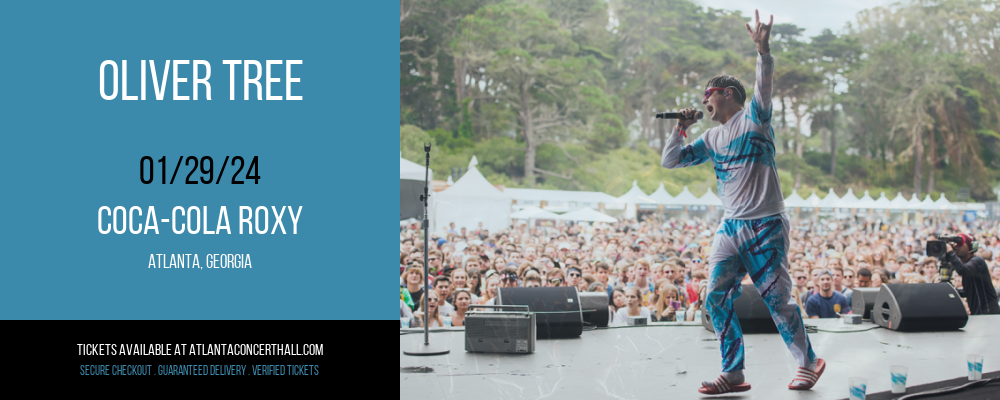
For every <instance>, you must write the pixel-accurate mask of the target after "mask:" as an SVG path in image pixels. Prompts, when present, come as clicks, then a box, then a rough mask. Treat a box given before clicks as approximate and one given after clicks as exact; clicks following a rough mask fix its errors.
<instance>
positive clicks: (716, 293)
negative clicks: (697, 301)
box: [705, 214, 816, 372]
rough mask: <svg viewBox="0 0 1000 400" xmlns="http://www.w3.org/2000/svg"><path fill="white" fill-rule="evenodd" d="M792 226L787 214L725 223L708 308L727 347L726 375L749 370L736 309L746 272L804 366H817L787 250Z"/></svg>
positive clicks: (715, 255)
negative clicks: (795, 294) (793, 292)
mask: <svg viewBox="0 0 1000 400" xmlns="http://www.w3.org/2000/svg"><path fill="white" fill-rule="evenodd" d="M788 235H789V223H788V218H786V217H785V215H783V214H776V215H772V216H770V217H765V218H760V219H755V220H723V221H722V223H721V224H720V225H719V230H718V231H717V232H716V235H715V242H714V243H713V244H712V256H711V258H710V259H709V265H710V266H711V271H710V277H709V281H708V294H707V297H708V298H707V299H706V301H705V306H706V308H707V309H708V313H709V315H710V316H711V317H712V325H713V327H714V328H715V335H716V337H718V339H719V343H720V345H721V346H722V371H723V372H732V371H740V370H743V332H742V331H741V330H740V322H739V319H737V318H736V315H735V312H734V310H733V299H735V298H737V297H739V295H740V293H741V292H742V286H741V285H740V281H741V280H742V279H743V276H744V275H745V274H746V273H749V274H750V277H751V278H752V279H753V283H754V286H756V287H757V292H759V293H760V295H761V297H762V298H763V299H764V302H765V303H767V308H768V309H769V310H770V311H771V318H772V319H774V324H775V325H776V326H777V327H778V332H780V333H781V338H782V339H784V341H785V345H787V346H788V350H790V351H791V352H792V356H794V357H795V360H796V361H797V362H798V364H799V367H809V366H811V365H812V363H813V362H815V361H816V355H815V354H814V353H813V351H812V345H811V344H810V343H809V337H808V336H807V335H806V331H805V326H804V325H803V323H802V314H801V311H800V310H799V306H798V304H797V303H796V302H795V299H793V298H792V295H791V289H792V284H793V283H792V279H791V277H790V276H789V275H788V257H787V254H786V253H787V250H788V246H789V236H788Z"/></svg>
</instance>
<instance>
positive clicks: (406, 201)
mask: <svg viewBox="0 0 1000 400" xmlns="http://www.w3.org/2000/svg"><path fill="white" fill-rule="evenodd" d="M425 173H427V174H429V176H428V177H427V178H428V184H430V181H431V180H433V179H434V171H427V170H426V168H425V167H424V166H423V165H420V164H417V163H415V162H412V161H410V160H407V159H405V158H403V153H402V152H400V153H399V219H400V221H402V220H405V219H408V218H417V219H420V220H423V219H424V202H423V201H421V200H420V196H421V195H423V194H424V174H425ZM428 208H430V209H429V210H428V211H427V212H428V214H429V217H428V218H431V219H433V217H434V212H433V210H432V208H433V207H428Z"/></svg>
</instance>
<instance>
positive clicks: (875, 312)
mask: <svg viewBox="0 0 1000 400" xmlns="http://www.w3.org/2000/svg"><path fill="white" fill-rule="evenodd" d="M872 320H873V321H874V322H875V323H876V324H878V325H880V326H882V327H883V328H888V329H891V330H894V331H901V332H933V331H951V330H956V329H961V328H963V327H965V324H966V323H967V322H969V315H968V314H966V313H965V305H964V304H962V298H961V297H960V296H959V295H958V291H956V290H955V288H954V287H952V286H951V285H949V284H947V283H910V284H901V283H896V284H883V285H882V287H881V288H880V290H879V292H878V296H876V297H875V308H873V309H872Z"/></svg>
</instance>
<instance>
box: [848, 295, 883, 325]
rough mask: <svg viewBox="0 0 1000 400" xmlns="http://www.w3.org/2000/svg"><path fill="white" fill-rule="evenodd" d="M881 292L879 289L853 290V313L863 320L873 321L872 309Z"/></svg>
mask: <svg viewBox="0 0 1000 400" xmlns="http://www.w3.org/2000/svg"><path fill="white" fill-rule="evenodd" d="M880 291H882V290H881V289H878V288H854V289H851V313H852V314H857V315H860V316H861V319H866V320H870V319H872V308H873V307H875V298H876V297H878V293H879V292H880Z"/></svg>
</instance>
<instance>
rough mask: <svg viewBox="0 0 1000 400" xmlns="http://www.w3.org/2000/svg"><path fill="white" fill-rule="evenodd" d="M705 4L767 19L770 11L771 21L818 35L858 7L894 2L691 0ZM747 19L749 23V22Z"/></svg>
mask: <svg viewBox="0 0 1000 400" xmlns="http://www.w3.org/2000/svg"><path fill="white" fill-rule="evenodd" d="M694 1H695V3H700V4H701V5H702V6H705V7H712V8H722V9H726V10H739V11H741V12H742V13H743V15H744V16H749V17H751V18H752V17H753V15H754V14H753V12H754V9H758V10H760V19H761V21H762V22H767V20H768V18H769V17H770V16H771V15H772V14H773V15H774V23H776V24H786V23H791V24H795V25H798V26H799V27H801V28H805V29H806V30H805V32H803V36H804V38H809V37H812V36H816V35H819V34H820V32H822V31H823V29H827V28H829V29H830V30H832V31H833V32H834V33H837V32H841V31H843V29H844V24H846V23H847V22H854V21H855V16H856V14H857V13H858V11H861V10H864V9H866V8H874V7H882V6H886V5H889V4H892V3H894V2H895V1H890V0H837V1H831V0H694ZM752 22H753V21H752V20H751V25H752Z"/></svg>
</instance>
